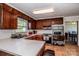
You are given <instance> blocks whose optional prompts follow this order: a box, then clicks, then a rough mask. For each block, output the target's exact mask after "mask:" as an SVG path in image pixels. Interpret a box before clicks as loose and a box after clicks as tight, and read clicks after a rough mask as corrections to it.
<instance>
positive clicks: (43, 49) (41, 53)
mask: <svg viewBox="0 0 79 59" xmlns="http://www.w3.org/2000/svg"><path fill="white" fill-rule="evenodd" d="M45 45H46V43H45V44H44V45H43V47H42V48H41V49H40V51H39V52H38V54H37V56H43V54H44V51H45Z"/></svg>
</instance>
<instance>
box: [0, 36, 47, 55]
mask: <svg viewBox="0 0 79 59" xmlns="http://www.w3.org/2000/svg"><path fill="white" fill-rule="evenodd" d="M44 44H45V42H44V41H36V40H29V39H24V38H21V39H11V38H7V39H1V40H0V50H1V51H4V52H7V53H10V54H12V55H16V56H36V55H37V54H38V53H39V51H40V49H41V48H42V47H43V46H44Z"/></svg>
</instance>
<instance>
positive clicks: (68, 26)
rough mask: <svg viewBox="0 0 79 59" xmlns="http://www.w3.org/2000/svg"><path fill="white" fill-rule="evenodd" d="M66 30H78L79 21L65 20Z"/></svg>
mask: <svg viewBox="0 0 79 59" xmlns="http://www.w3.org/2000/svg"><path fill="white" fill-rule="evenodd" d="M65 28H66V29H65V32H72V31H75V32H77V22H76V21H74V22H72V21H66V22H65Z"/></svg>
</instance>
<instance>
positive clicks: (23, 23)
mask: <svg viewBox="0 0 79 59" xmlns="http://www.w3.org/2000/svg"><path fill="white" fill-rule="evenodd" d="M27 24H28V22H27V20H25V19H22V18H18V20H17V32H25V31H26V30H27V29H28V26H27Z"/></svg>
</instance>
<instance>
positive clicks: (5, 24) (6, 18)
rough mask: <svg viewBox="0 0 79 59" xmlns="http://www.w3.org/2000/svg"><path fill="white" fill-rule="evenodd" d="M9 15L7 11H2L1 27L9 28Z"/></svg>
mask: <svg viewBox="0 0 79 59" xmlns="http://www.w3.org/2000/svg"><path fill="white" fill-rule="evenodd" d="M10 16H11V14H10V13H9V12H7V11H3V25H2V29H9V28H10Z"/></svg>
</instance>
